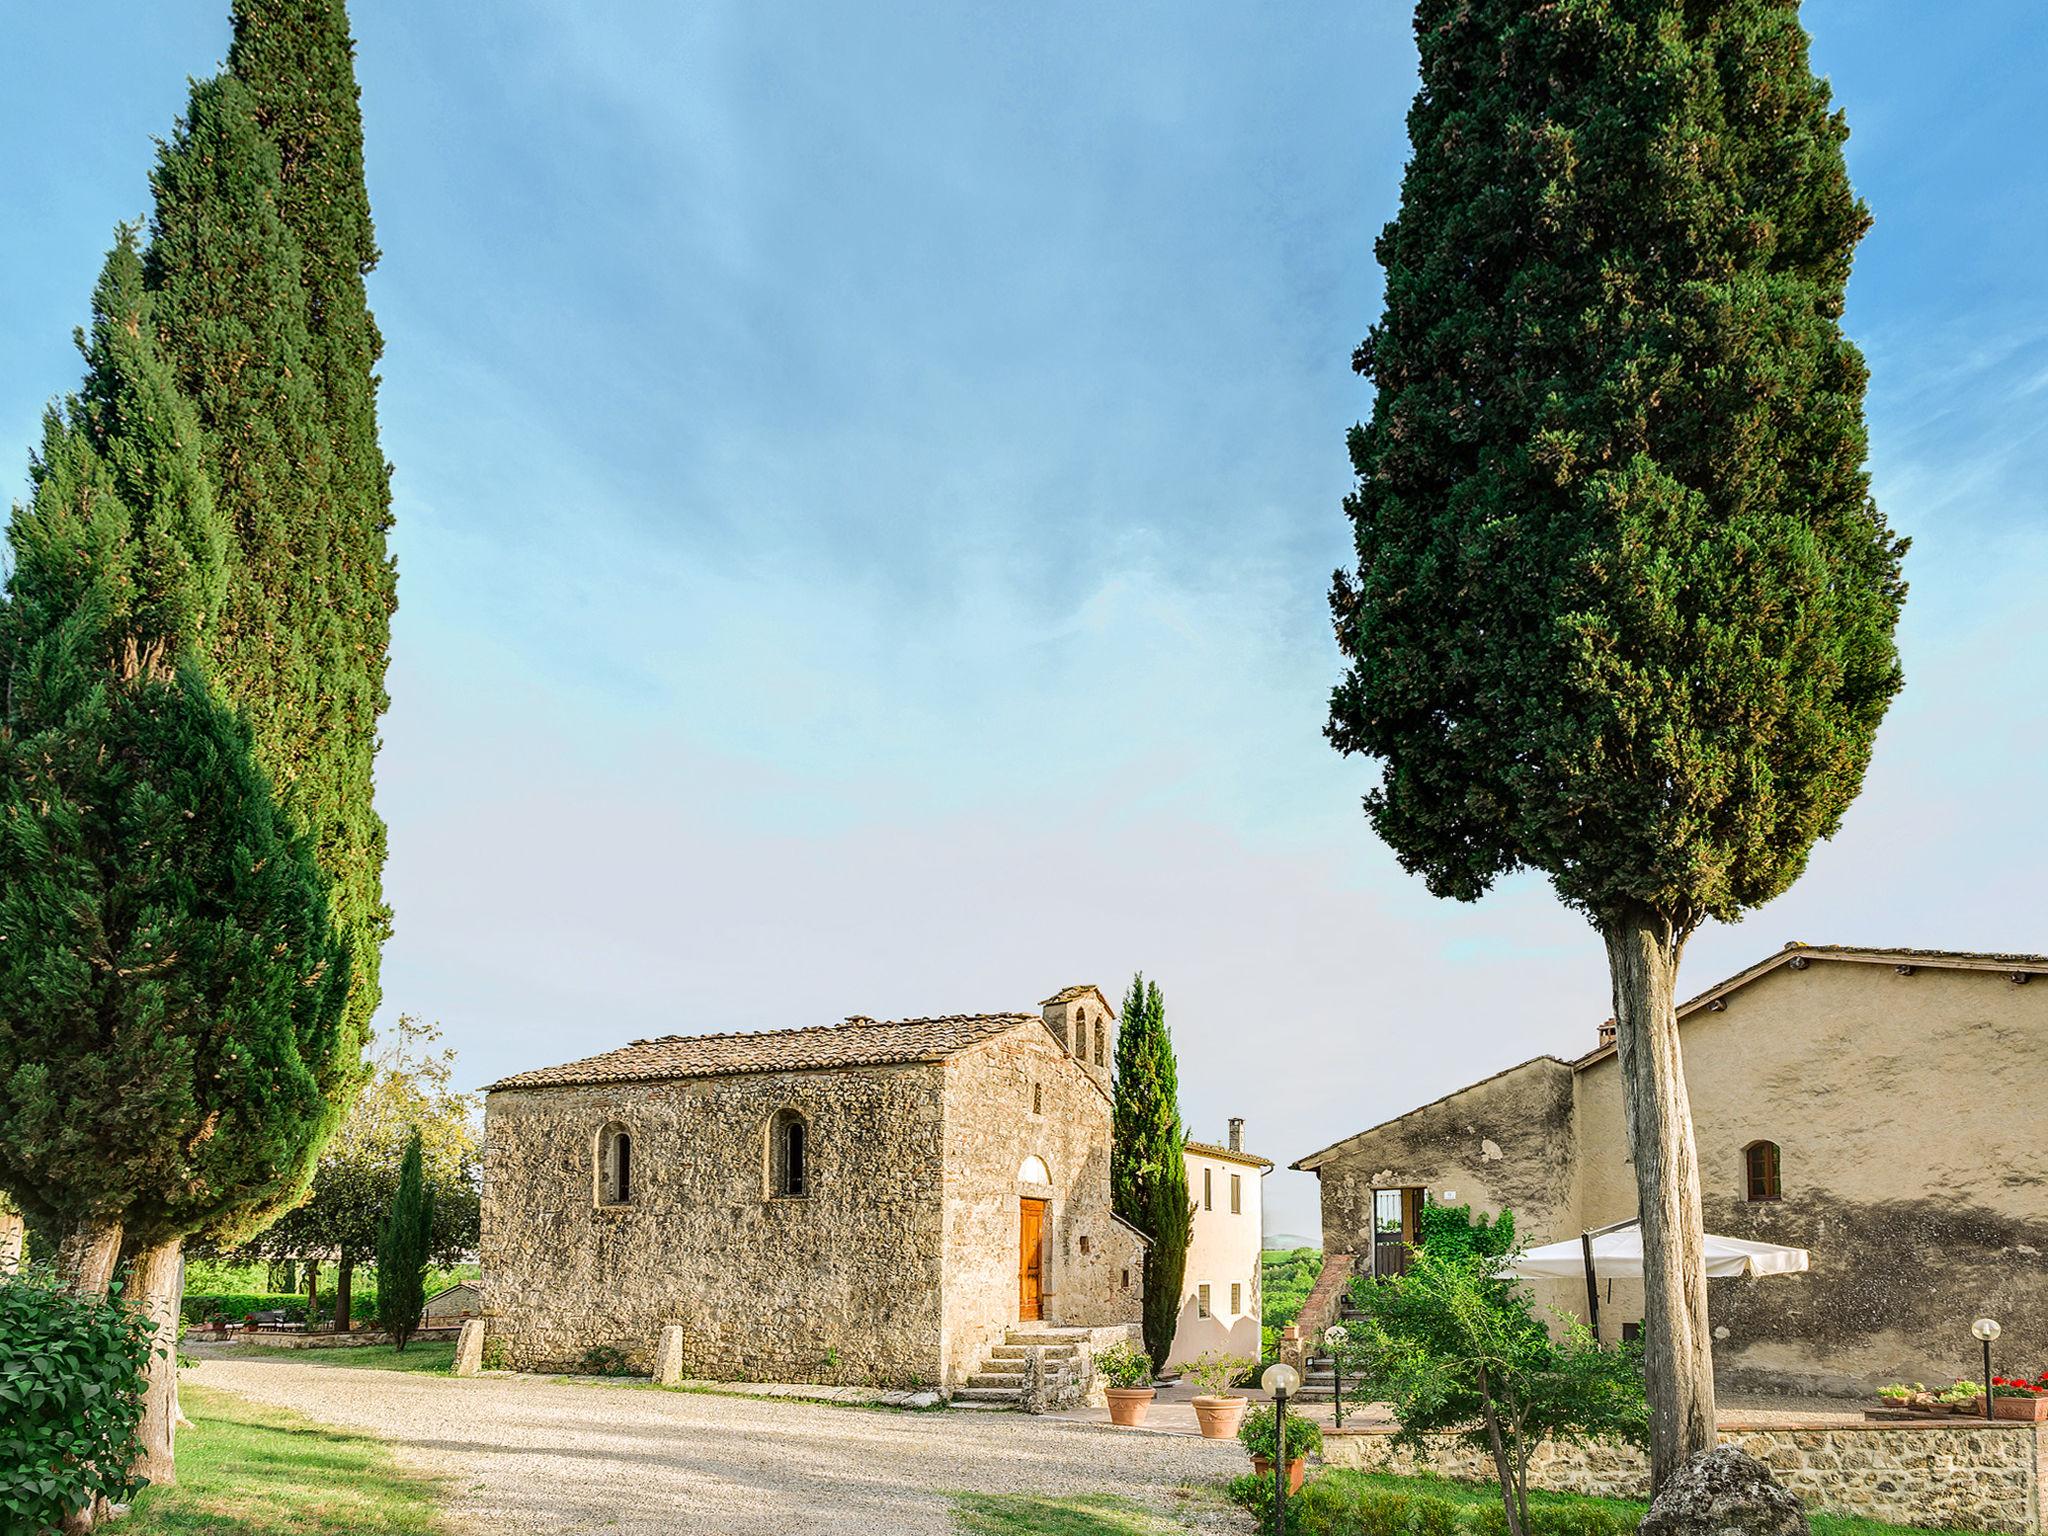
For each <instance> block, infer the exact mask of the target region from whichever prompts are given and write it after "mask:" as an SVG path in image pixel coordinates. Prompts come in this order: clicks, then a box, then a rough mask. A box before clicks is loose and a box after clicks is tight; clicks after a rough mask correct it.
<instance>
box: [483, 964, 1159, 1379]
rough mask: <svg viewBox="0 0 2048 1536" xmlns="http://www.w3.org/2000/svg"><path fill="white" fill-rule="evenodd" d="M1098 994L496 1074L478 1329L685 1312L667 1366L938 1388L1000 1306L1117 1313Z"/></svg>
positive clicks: (568, 1362)
mask: <svg viewBox="0 0 2048 1536" xmlns="http://www.w3.org/2000/svg"><path fill="white" fill-rule="evenodd" d="M1115 1028H1116V1015H1115V1011H1114V1010H1113V1009H1112V1008H1111V1007H1110V1006H1109V1004H1108V1002H1107V1001H1106V1000H1105V999H1104V998H1103V997H1102V994H1101V993H1100V992H1098V991H1096V989H1095V988H1093V987H1069V988H1067V989H1065V990H1064V991H1062V992H1060V993H1058V994H1057V995H1055V996H1054V997H1052V998H1050V999H1048V1000H1047V1001H1046V1003H1045V1004H1044V1005H1043V1006H1042V1008H1041V1010H1040V1012H1038V1013H1006V1014H982V1015H966V1016H957V1015H956V1016H949V1017H945V1018H929V1019H906V1020H894V1021H877V1020H873V1019H867V1018H859V1017H856V1018H850V1019H848V1020H846V1021H845V1022H844V1023H843V1024H839V1025H832V1026H827V1027H823V1028H813V1029H796V1030H781V1031H773V1032H768V1033H761V1034H734V1035H699V1036H667V1037H664V1038H662V1039H658V1040H644V1041H635V1042H634V1043H633V1044H631V1045H628V1046H626V1047H624V1048H623V1049H621V1050H617V1051H612V1052H609V1053H607V1054H605V1055H602V1056H596V1057H591V1058H589V1059H587V1060H584V1061H578V1062H571V1063H569V1064H568V1065H566V1066H561V1067H551V1068H547V1069H544V1070H542V1071H537V1072H529V1073H524V1074H521V1075H519V1076H516V1077H510V1078H507V1079H505V1080H504V1081H502V1082H499V1083H497V1084H494V1085H493V1086H492V1087H491V1088H490V1089H489V1090H488V1093H487V1096H486V1099H485V1164H484V1191H483V1214H482V1237H481V1243H480V1248H481V1253H480V1258H481V1263H482V1277H481V1283H482V1288H483V1291H484V1295H485V1298H486V1300H485V1318H486V1327H487V1329H488V1331H489V1333H490V1334H491V1336H493V1337H495V1338H498V1339H501V1340H503V1341H504V1343H505V1345H506V1347H507V1350H508V1352H509V1354H510V1357H511V1360H512V1363H513V1364H514V1365H515V1366H517V1367H520V1368H523V1369H564V1370H573V1369H577V1368H578V1367H580V1366H588V1365H589V1364H590V1363H592V1362H593V1361H594V1360H597V1359H601V1358H605V1357H608V1356H612V1355H613V1354H614V1352H615V1354H616V1357H621V1358H623V1359H624V1361H625V1362H627V1363H628V1364H630V1365H631V1366H632V1367H634V1368H635V1369H641V1370H644V1369H647V1367H648V1364H649V1362H650V1361H651V1358H652V1354H653V1350H654V1348H655V1344H656V1341H657V1339H658V1337H659V1335H660V1333H661V1331H662V1330H663V1329H664V1328H665V1327H667V1326H669V1325H679V1326H680V1327H681V1328H682V1330H683V1340H684V1369H685V1372H686V1374H688V1375H691V1376H697V1377H703V1378H707V1379H723V1380H755V1381H827V1382H859V1383H873V1384H880V1385H894V1386H918V1387H929V1388H933V1389H937V1390H941V1391H949V1390H951V1389H953V1388H954V1387H956V1386H958V1385H959V1384H960V1383H961V1382H962V1381H963V1380H964V1379H965V1378H966V1376H967V1375H968V1374H969V1373H971V1372H973V1371H974V1370H975V1368H976V1365H977V1362H979V1361H980V1360H981V1359H982V1358H983V1356H984V1355H985V1354H986V1353H987V1351H988V1350H989V1348H990V1346H992V1345H993V1344H995V1343H998V1342H1000V1341H1001V1340H1002V1339H1003V1337H1004V1335H1005V1332H1006V1331H1007V1330H1008V1329H1010V1328H1013V1327H1015V1326H1017V1325H1018V1324H1019V1323H1020V1322H1038V1323H1041V1324H1043V1325H1045V1326H1072V1327H1103V1326H1109V1325H1115V1324H1124V1323H1130V1322H1135V1321H1136V1320H1137V1318H1138V1317H1139V1315H1140V1309H1141V1297H1142V1294H1143V1292H1142V1265H1143V1259H1144V1240H1143V1238H1142V1237H1140V1236H1139V1235H1138V1234H1137V1233H1136V1231H1135V1230H1134V1229H1133V1228H1131V1227H1129V1226H1127V1225H1126V1224H1124V1223H1123V1222H1121V1221H1119V1220H1118V1219H1117V1218H1116V1217H1115V1216H1113V1215H1112V1214H1111V1211H1110V1204H1109V1144H1110V1097H1109V1085H1110V1075H1109V1066H1108V1063H1109V1062H1110V1060H1111V1059H1112V1056H1113V1052H1114V1032H1115Z"/></svg>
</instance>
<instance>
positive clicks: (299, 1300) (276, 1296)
mask: <svg viewBox="0 0 2048 1536" xmlns="http://www.w3.org/2000/svg"><path fill="white" fill-rule="evenodd" d="M251 1312H282V1313H284V1314H285V1315H286V1316H287V1317H289V1318H290V1319H291V1320H292V1321H293V1322H295V1323H303V1322H304V1321H305V1320H306V1298H305V1297H303V1296H300V1295H297V1294H295V1293H293V1292H291V1291H281V1292H280V1291H243V1292H207V1291H201V1292H197V1293H194V1292H191V1291H187V1292H186V1293H185V1300H184V1302H183V1303H182V1304H181V1305H180V1306H179V1308H178V1315H179V1316H180V1317H181V1318H183V1319H184V1320H185V1321H186V1322H188V1323H204V1322H208V1321H211V1320H212V1319H214V1318H217V1317H218V1318H224V1319H226V1320H227V1321H228V1322H231V1323H239V1322H241V1321H242V1319H243V1318H245V1317H247V1316H248V1315H249V1314H250V1313H251Z"/></svg>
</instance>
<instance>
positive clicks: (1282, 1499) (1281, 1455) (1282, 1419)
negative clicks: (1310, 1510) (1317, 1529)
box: [1259, 1360, 1301, 1536]
mask: <svg viewBox="0 0 2048 1536" xmlns="http://www.w3.org/2000/svg"><path fill="white" fill-rule="evenodd" d="M1259 1385H1260V1386H1262V1387H1264V1388H1265V1389H1266V1390H1267V1391H1268V1392H1270V1393H1272V1394H1273V1536H1281V1532H1283V1531H1285V1530H1286V1529H1287V1394H1288V1393H1290V1392H1292V1391H1293V1390H1294V1389H1295V1388H1296V1387H1298V1386H1300V1385H1301V1372H1299V1371H1297V1370H1296V1369H1295V1368H1294V1367H1293V1366H1291V1365H1289V1364H1287V1363H1286V1362H1285V1361H1284V1360H1283V1361H1278V1362H1276V1363H1275V1364H1272V1365H1269V1366H1267V1367H1266V1369H1265V1373H1264V1374H1263V1375H1261V1376H1260V1377H1259Z"/></svg>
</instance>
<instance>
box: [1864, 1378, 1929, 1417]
mask: <svg viewBox="0 0 2048 1536" xmlns="http://www.w3.org/2000/svg"><path fill="white" fill-rule="evenodd" d="M1877 1395H1878V1396H1879V1397H1880V1398H1882V1399H1883V1400H1884V1405H1885V1407H1887V1408H1894V1409H1899V1410H1901V1411H1904V1412H1911V1411H1913V1410H1914V1409H1916V1408H1919V1407H1921V1406H1923V1405H1927V1404H1931V1403H1932V1402H1933V1399H1932V1398H1930V1397H1929V1396H1928V1395H1927V1383H1925V1382H1924V1381H1916V1382H1914V1383H1913V1384H1912V1385H1911V1386H1907V1385H1906V1384H1905V1383H1904V1382H1903V1381H1895V1382H1893V1383H1892V1384H1891V1385H1890V1386H1888V1387H1879V1388H1878V1389H1877Z"/></svg>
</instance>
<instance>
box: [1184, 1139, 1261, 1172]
mask: <svg viewBox="0 0 2048 1536" xmlns="http://www.w3.org/2000/svg"><path fill="white" fill-rule="evenodd" d="M1187 1149H1188V1150H1189V1151H1190V1152H1199V1153H1201V1154H1202V1156H1204V1157H1216V1158H1221V1159H1222V1160H1223V1161H1224V1162H1226V1163H1243V1164H1244V1165H1245V1166H1246V1167H1247V1168H1270V1167H1272V1166H1273V1160H1272V1159H1271V1158H1270V1157H1260V1156H1258V1155H1257V1154H1256V1153H1252V1152H1233V1151H1231V1150H1230V1148H1228V1147H1218V1146H1213V1145H1211V1144H1210V1143H1209V1142H1206V1141H1190V1142H1188V1143H1187Z"/></svg>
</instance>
